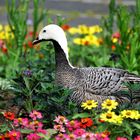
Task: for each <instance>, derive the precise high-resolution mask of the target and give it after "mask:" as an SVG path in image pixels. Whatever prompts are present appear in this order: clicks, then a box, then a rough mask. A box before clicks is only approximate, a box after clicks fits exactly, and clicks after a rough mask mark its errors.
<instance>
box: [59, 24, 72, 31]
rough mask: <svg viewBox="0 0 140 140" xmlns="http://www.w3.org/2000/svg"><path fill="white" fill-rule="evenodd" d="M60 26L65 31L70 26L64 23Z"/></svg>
mask: <svg viewBox="0 0 140 140" xmlns="http://www.w3.org/2000/svg"><path fill="white" fill-rule="evenodd" d="M61 28H62V29H63V30H64V31H67V30H69V29H70V26H69V25H67V24H64V25H62V26H61Z"/></svg>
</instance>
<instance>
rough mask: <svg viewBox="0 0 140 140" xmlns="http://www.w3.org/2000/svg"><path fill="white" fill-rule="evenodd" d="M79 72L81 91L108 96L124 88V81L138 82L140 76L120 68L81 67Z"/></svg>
mask: <svg viewBox="0 0 140 140" xmlns="http://www.w3.org/2000/svg"><path fill="white" fill-rule="evenodd" d="M81 72H82V75H83V78H82V79H81V82H80V81H79V86H80V84H82V85H83V91H85V92H88V93H92V94H96V95H103V96H105V95H106V96H109V95H112V93H115V92H118V91H120V90H123V89H124V88H126V87H125V86H124V84H123V83H125V82H140V77H138V76H137V75H134V74H131V73H128V72H127V71H125V70H121V69H115V68H85V69H84V68H83V69H81Z"/></svg>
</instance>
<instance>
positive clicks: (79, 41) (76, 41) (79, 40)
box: [73, 38, 82, 45]
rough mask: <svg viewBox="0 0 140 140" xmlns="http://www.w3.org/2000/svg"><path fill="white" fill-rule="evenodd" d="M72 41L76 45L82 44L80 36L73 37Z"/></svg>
mask: <svg viewBox="0 0 140 140" xmlns="http://www.w3.org/2000/svg"><path fill="white" fill-rule="evenodd" d="M73 42H74V43H75V44H77V45H81V44H82V38H75V39H73Z"/></svg>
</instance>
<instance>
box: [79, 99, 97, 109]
mask: <svg viewBox="0 0 140 140" xmlns="http://www.w3.org/2000/svg"><path fill="white" fill-rule="evenodd" d="M81 107H82V108H84V109H88V110H91V109H92V108H96V107H97V102H95V101H94V100H87V101H86V102H83V103H82V105H81Z"/></svg>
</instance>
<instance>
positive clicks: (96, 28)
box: [89, 25, 103, 34]
mask: <svg viewBox="0 0 140 140" xmlns="http://www.w3.org/2000/svg"><path fill="white" fill-rule="evenodd" d="M102 30H103V29H102V28H101V27H100V26H99V25H94V26H90V27H89V34H94V33H100V32H102Z"/></svg>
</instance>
